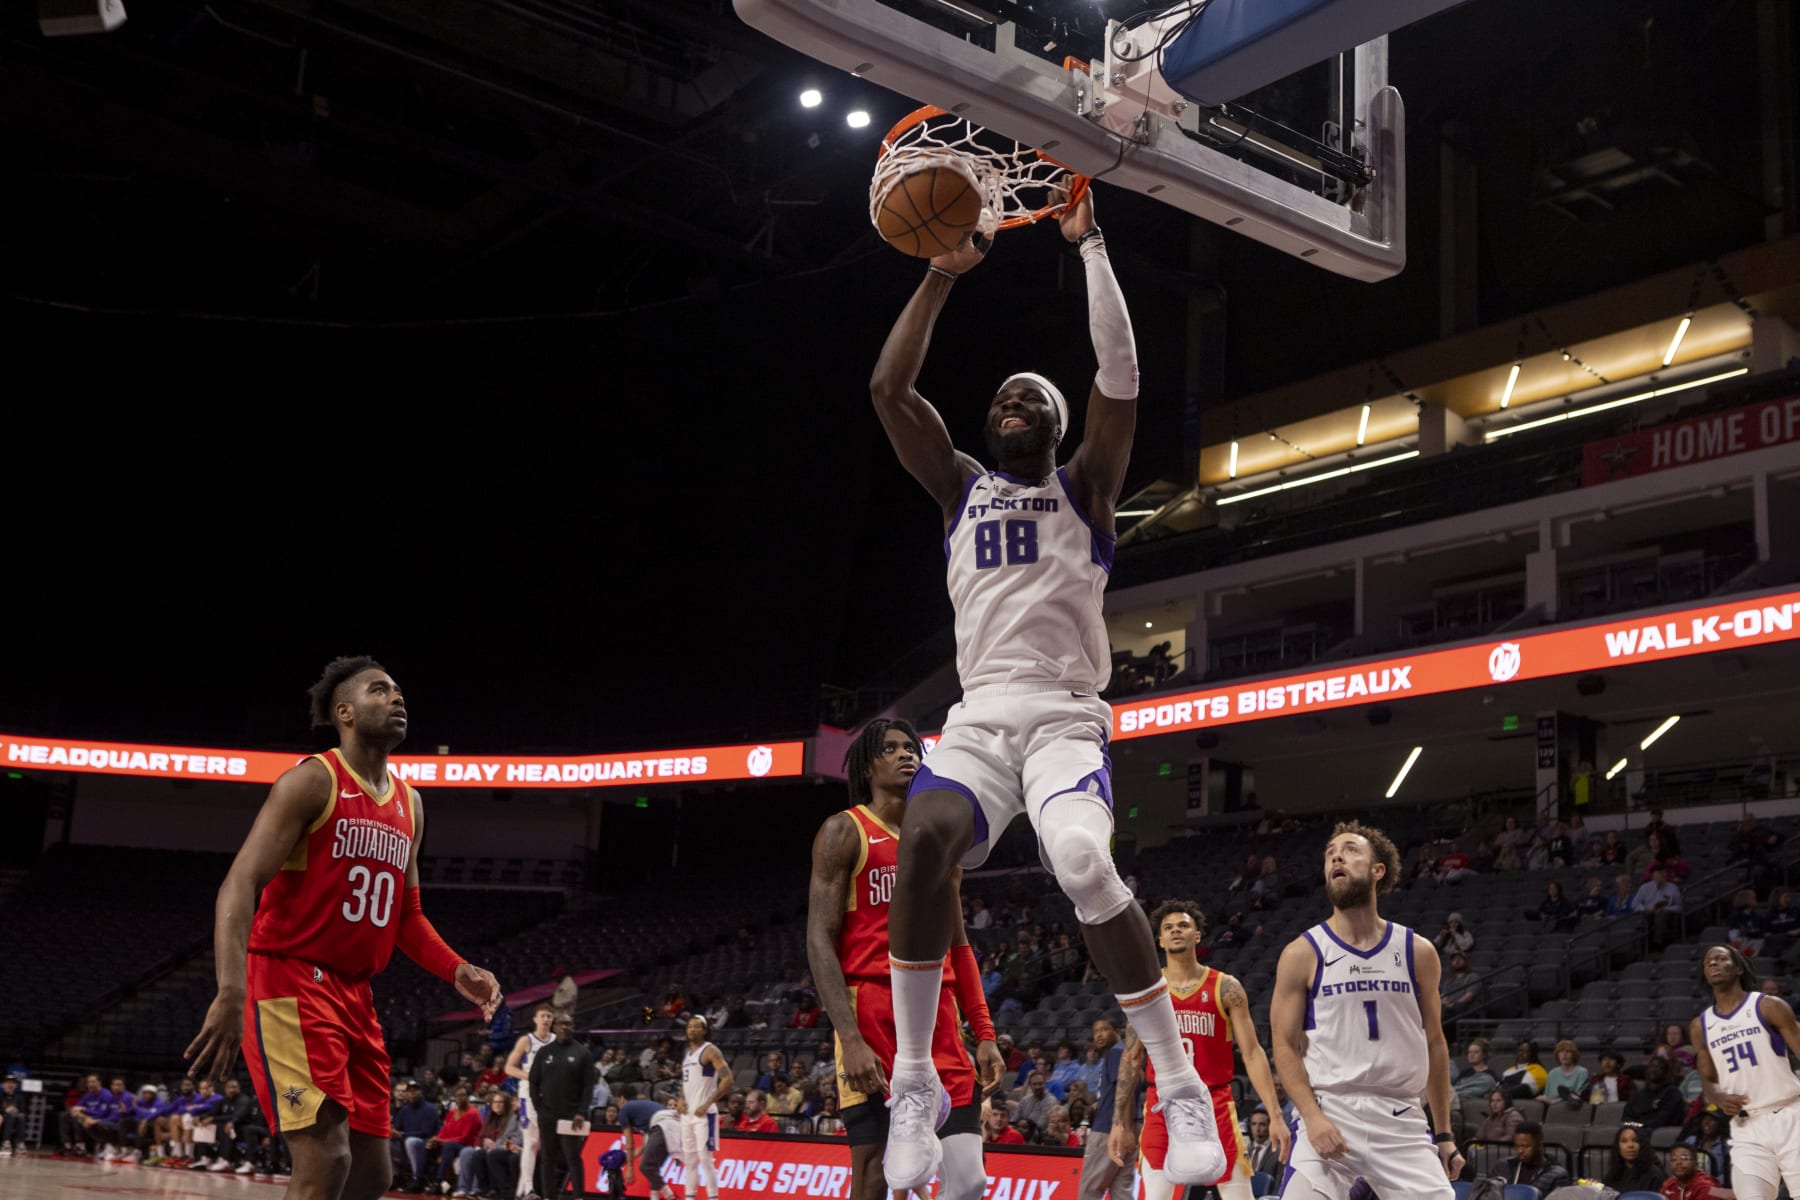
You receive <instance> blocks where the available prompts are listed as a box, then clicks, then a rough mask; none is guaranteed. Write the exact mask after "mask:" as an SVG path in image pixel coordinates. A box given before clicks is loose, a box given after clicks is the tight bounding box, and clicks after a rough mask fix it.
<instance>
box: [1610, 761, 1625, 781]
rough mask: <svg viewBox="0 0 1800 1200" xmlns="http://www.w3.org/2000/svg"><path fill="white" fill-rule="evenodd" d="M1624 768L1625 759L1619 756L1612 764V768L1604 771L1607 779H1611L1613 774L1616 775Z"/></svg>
mask: <svg viewBox="0 0 1800 1200" xmlns="http://www.w3.org/2000/svg"><path fill="white" fill-rule="evenodd" d="M1624 769H1625V760H1624V759H1622V758H1621V759H1620V760H1619V761H1618V762H1616V763H1614V764H1613V765H1612V770H1610V771H1608V772H1607V773H1606V777H1607V778H1608V779H1611V778H1612V777H1613V776H1614V775H1617V774H1618V773H1619V772H1620V771H1623V770H1624Z"/></svg>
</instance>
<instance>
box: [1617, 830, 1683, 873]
mask: <svg viewBox="0 0 1800 1200" xmlns="http://www.w3.org/2000/svg"><path fill="white" fill-rule="evenodd" d="M1630 865H1631V873H1632V877H1633V878H1635V879H1637V880H1638V881H1639V882H1640V883H1641V882H1645V881H1647V880H1649V878H1650V875H1651V872H1653V871H1655V870H1656V868H1657V867H1661V868H1663V870H1664V871H1666V872H1667V873H1668V878H1669V879H1670V880H1671V881H1672V882H1674V883H1680V882H1681V881H1682V880H1684V879H1686V878H1687V877H1688V873H1689V872H1690V871H1692V870H1693V868H1692V867H1690V866H1689V865H1688V862H1687V860H1686V859H1684V858H1682V857H1681V856H1680V855H1679V854H1676V853H1674V852H1673V851H1672V850H1670V849H1669V843H1668V841H1667V840H1666V839H1665V838H1664V837H1663V836H1662V835H1661V834H1660V833H1652V834H1650V835H1649V836H1648V837H1647V838H1645V839H1644V844H1643V845H1642V846H1640V847H1638V848H1637V849H1636V850H1633V851H1632V852H1631V864H1630Z"/></svg>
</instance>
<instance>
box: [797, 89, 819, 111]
mask: <svg viewBox="0 0 1800 1200" xmlns="http://www.w3.org/2000/svg"><path fill="white" fill-rule="evenodd" d="M823 103H825V93H823V92H821V91H820V90H819V89H818V88H807V89H806V90H805V91H804V92H801V93H800V107H801V108H817V107H819V105H821V104H823Z"/></svg>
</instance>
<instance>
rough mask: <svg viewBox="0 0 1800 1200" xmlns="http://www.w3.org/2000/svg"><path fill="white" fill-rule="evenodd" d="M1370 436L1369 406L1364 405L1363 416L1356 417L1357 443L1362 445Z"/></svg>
mask: <svg viewBox="0 0 1800 1200" xmlns="http://www.w3.org/2000/svg"><path fill="white" fill-rule="evenodd" d="M1368 436H1369V406H1368V405H1366V404H1365V405H1363V410H1362V416H1360V417H1358V418H1357V419H1356V444H1357V445H1359V446H1360V445H1362V444H1363V442H1364V441H1365V440H1367V438H1368Z"/></svg>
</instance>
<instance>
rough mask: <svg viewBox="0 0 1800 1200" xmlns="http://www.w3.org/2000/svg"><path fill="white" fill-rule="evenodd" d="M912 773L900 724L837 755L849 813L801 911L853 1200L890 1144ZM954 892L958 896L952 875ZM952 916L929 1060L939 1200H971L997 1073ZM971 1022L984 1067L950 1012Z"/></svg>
mask: <svg viewBox="0 0 1800 1200" xmlns="http://www.w3.org/2000/svg"><path fill="white" fill-rule="evenodd" d="M918 769H919V735H918V734H917V733H915V732H914V731H913V727H912V726H911V725H909V724H908V723H907V722H905V721H888V720H881V719H877V720H874V721H870V722H869V723H868V724H867V725H865V726H864V727H863V729H862V731H861V732H860V733H859V734H857V737H856V740H855V741H854V742H852V743H851V745H850V750H849V752H848V753H847V754H846V755H845V756H844V770H845V775H846V776H847V777H848V779H849V784H850V799H851V801H852V802H853V803H852V806H851V807H850V808H848V809H845V810H844V811H843V812H840V813H835V814H833V815H832V816H830V817H828V818H826V820H825V824H824V825H822V826H821V827H820V829H819V832H818V836H816V837H815V838H814V839H813V867H812V886H811V889H810V891H809V893H808V900H807V913H806V956H807V963H808V965H809V966H811V968H812V976H813V983H814V985H815V986H816V987H817V988H818V989H819V1000H820V1002H821V1003H822V1004H823V1005H824V1007H825V1012H826V1014H827V1015H828V1016H830V1018H831V1024H832V1028H833V1029H834V1030H836V1031H837V1064H838V1116H839V1117H841V1118H842V1119H843V1122H844V1133H845V1135H846V1136H847V1138H848V1140H849V1143H850V1200H879V1198H880V1197H882V1196H883V1195H884V1193H885V1192H886V1190H887V1189H886V1188H884V1187H883V1186H882V1171H881V1154H882V1151H883V1149H884V1148H885V1147H886V1145H887V1139H888V1110H887V1107H886V1096H885V1095H884V1093H885V1092H886V1091H887V1072H888V1071H889V1070H891V1069H892V1067H893V1062H894V1015H893V1005H894V1002H893V991H892V989H891V987H890V986H889V983H888V933H887V924H888V909H889V901H890V897H891V896H892V893H893V884H894V864H895V860H896V853H897V846H898V843H899V840H900V822H901V817H902V816H903V815H904V813H905V812H906V791H907V788H908V787H909V786H910V785H911V783H912V780H913V776H914V775H915V774H916V773H917V772H918ZM950 886H951V887H952V888H955V887H956V886H957V882H956V879H955V878H954V877H953V878H952V881H951V884H950ZM952 904H953V905H954V906H955V913H956V930H955V936H954V937H953V938H952V941H953V942H954V945H952V946H951V948H950V958H949V962H948V967H949V973H948V974H947V975H946V976H945V977H944V983H943V986H942V987H941V988H940V989H939V992H938V1006H937V1012H936V1023H935V1024H934V1025H933V1027H932V1042H931V1054H932V1062H933V1064H934V1065H935V1067H936V1068H937V1071H938V1073H939V1076H940V1077H941V1078H942V1079H943V1081H944V1084H945V1087H946V1090H947V1091H948V1093H949V1095H950V1106H951V1107H950V1113H949V1116H948V1117H947V1118H946V1119H945V1121H944V1123H943V1126H942V1128H940V1129H939V1130H938V1131H937V1136H938V1137H939V1138H941V1139H942V1141H943V1171H942V1173H941V1176H940V1181H939V1188H938V1196H939V1198H940V1200H979V1197H980V1196H981V1194H982V1192H983V1191H984V1190H985V1189H986V1186H987V1178H986V1174H985V1172H984V1170H983V1167H982V1158H981V1098H982V1096H983V1095H986V1094H987V1093H989V1092H992V1091H993V1090H994V1089H995V1088H996V1087H998V1086H999V1083H1000V1074H1001V1072H1002V1071H1003V1070H1004V1069H1005V1064H1004V1063H1003V1061H1002V1060H1001V1058H1000V1049H999V1047H998V1046H996V1045H995V1044H994V1022H993V1019H992V1018H991V1017H990V1016H989V1015H988V1006H987V997H986V996H985V995H984V994H983V993H982V990H981V973H980V969H979V968H978V966H977V965H976V962H975V952H974V951H973V950H971V949H970V948H969V938H968V934H967V932H966V931H964V929H963V925H962V917H961V906H960V903H958V902H957V899H956V898H955V897H952ZM959 1005H960V1006H961V1008H962V1013H963V1015H964V1016H967V1017H968V1019H969V1027H970V1028H971V1029H973V1030H974V1031H975V1040H976V1043H977V1047H976V1051H975V1056H976V1058H977V1059H978V1060H980V1064H981V1068H980V1076H981V1077H980V1080H979V1084H980V1087H979V1090H978V1089H977V1086H976V1085H977V1082H978V1081H977V1079H976V1071H975V1068H974V1067H973V1066H971V1065H970V1063H969V1052H968V1051H967V1050H965V1049H964V1048H963V1043H962V1036H961V1029H962V1025H961V1022H960V1020H959V1019H958V1016H957V1008H958V1006H959Z"/></svg>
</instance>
